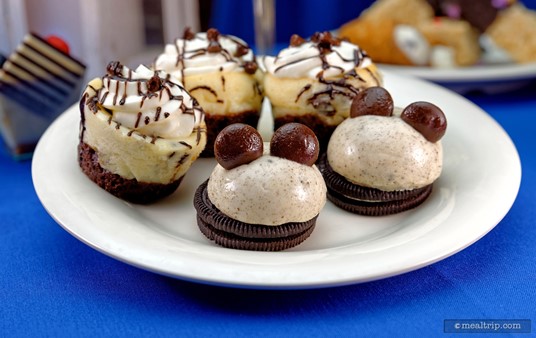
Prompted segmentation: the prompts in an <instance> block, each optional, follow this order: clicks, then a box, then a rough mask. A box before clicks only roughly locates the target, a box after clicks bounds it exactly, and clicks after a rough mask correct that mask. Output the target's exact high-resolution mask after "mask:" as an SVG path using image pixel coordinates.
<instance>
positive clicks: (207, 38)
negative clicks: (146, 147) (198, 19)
mask: <svg viewBox="0 0 536 338" xmlns="http://www.w3.org/2000/svg"><path fill="white" fill-rule="evenodd" d="M154 68H155V69H162V70H164V71H166V72H168V73H170V74H172V75H173V76H175V77H176V78H178V79H179V80H180V81H181V83H182V84H183V86H184V87H185V88H186V89H187V90H188V92H189V93H190V94H191V95H192V96H193V97H195V99H196V100H197V101H198V102H199V104H200V105H201V107H203V110H204V111H205V121H206V124H207V132H208V134H207V135H208V136H207V138H208V141H207V147H206V149H205V151H204V152H203V154H202V156H207V157H209V156H213V149H214V140H215V138H216V135H218V133H219V132H220V131H221V130H222V129H223V128H224V127H226V126H227V125H229V124H232V123H245V124H248V125H251V126H252V127H257V123H258V121H259V117H260V112H261V103H262V99H263V94H262V90H261V86H260V84H261V81H262V72H261V71H260V70H259V69H258V66H257V62H256V58H255V55H254V54H253V51H252V50H251V48H249V46H248V45H247V43H246V42H244V41H243V40H241V39H239V38H238V37H235V36H232V35H224V34H220V32H219V31H218V30H216V29H214V28H211V29H209V30H207V32H200V33H193V32H192V31H191V30H190V29H189V28H187V29H186V30H185V31H184V36H183V37H182V38H181V39H176V40H175V41H174V43H171V44H167V45H166V47H165V49H164V52H163V53H162V54H160V55H159V56H158V57H157V58H156V60H155V62H154Z"/></svg>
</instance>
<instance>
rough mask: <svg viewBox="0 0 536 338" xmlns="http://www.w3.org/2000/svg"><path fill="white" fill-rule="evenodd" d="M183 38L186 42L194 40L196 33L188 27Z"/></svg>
mask: <svg viewBox="0 0 536 338" xmlns="http://www.w3.org/2000/svg"><path fill="white" fill-rule="evenodd" d="M182 38H183V39H184V40H193V39H194V38H195V33H194V32H193V31H192V29H191V28H190V27H186V28H185V29H184V33H183V35H182Z"/></svg>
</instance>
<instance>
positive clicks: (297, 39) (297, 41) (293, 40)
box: [290, 34, 305, 47]
mask: <svg viewBox="0 0 536 338" xmlns="http://www.w3.org/2000/svg"><path fill="white" fill-rule="evenodd" d="M304 43H305V39H304V38H302V37H301V36H299V35H298V34H292V36H291V37H290V45H291V46H292V47H298V46H301V45H302V44H304Z"/></svg>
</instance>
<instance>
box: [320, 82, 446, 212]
mask: <svg viewBox="0 0 536 338" xmlns="http://www.w3.org/2000/svg"><path fill="white" fill-rule="evenodd" d="M446 128H447V120H446V118H445V115H444V114H443V112H442V111H441V109H439V108H438V107H437V106H435V105H433V104H431V103H429V102H414V103H412V104H410V105H408V106H407V107H405V108H404V109H400V108H396V107H394V103H393V100H392V98H391V95H390V94H389V92H388V91H387V90H385V89H384V88H381V87H372V88H368V89H366V90H364V91H363V92H361V93H360V94H359V95H358V96H356V98H355V99H354V101H353V103H352V111H351V117H350V118H349V119H347V120H345V121H344V122H343V123H341V124H340V125H339V126H338V127H337V129H335V132H334V133H333V135H332V137H331V139H330V141H329V145H328V150H327V152H326V154H325V155H324V156H323V157H322V158H321V160H320V161H319V164H318V166H319V168H320V170H321V172H322V175H323V176H324V179H325V181H326V185H327V191H328V193H327V195H328V199H329V200H330V201H332V202H333V203H334V204H335V205H336V206H338V207H340V208H342V209H344V210H347V211H350V212H353V213H357V214H361V215H368V216H382V215H389V214H395V213H399V212H402V211H406V210H409V209H412V208H415V207H417V206H418V205H420V204H421V203H423V202H424V201H425V200H426V199H427V198H428V196H429V195H430V193H431V191H432V185H433V183H434V182H435V181H436V180H437V179H438V178H439V176H440V175H441V170H442V166H443V150H442V145H441V141H440V140H441V138H442V137H443V135H444V134H445V131H446Z"/></svg>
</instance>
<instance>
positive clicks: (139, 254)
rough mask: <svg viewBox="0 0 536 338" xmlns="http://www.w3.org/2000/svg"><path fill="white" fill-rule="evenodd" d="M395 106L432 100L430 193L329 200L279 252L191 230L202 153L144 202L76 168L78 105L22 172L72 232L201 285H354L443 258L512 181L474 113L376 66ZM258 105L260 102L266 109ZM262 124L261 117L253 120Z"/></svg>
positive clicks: (487, 221) (504, 142)
mask: <svg viewBox="0 0 536 338" xmlns="http://www.w3.org/2000/svg"><path fill="white" fill-rule="evenodd" d="M385 80H386V87H387V88H388V89H389V90H390V91H391V93H392V94H393V97H394V98H395V103H396V104H397V105H400V106H403V105H406V104H409V103H410V102H412V101H416V100H429V101H432V102H434V103H436V104H438V105H439V106H441V107H443V109H444V111H445V113H446V115H447V117H448V124H449V125H448V130H447V134H446V135H445V137H444V138H443V144H444V154H445V163H444V164H445V165H444V171H443V174H442V176H441V177H440V179H439V180H438V181H437V182H436V183H435V188H434V192H433V193H432V195H431V196H430V198H429V199H428V200H427V201H426V202H425V203H424V204H423V205H421V206H420V207H418V208H417V209H415V210H412V211H408V212H404V213H402V214H399V215H393V216H387V217H377V218H373V217H363V216H358V215H354V214H351V213H348V212H345V211H342V210H340V209H337V208H336V207H335V206H333V205H332V204H331V203H330V202H328V203H327V205H326V207H325V208H324V210H323V211H322V212H321V214H320V216H319V218H318V222H317V227H316V229H315V231H314V232H313V234H312V235H311V237H310V238H309V239H308V240H307V241H305V242H304V243H303V244H301V245H299V246H297V247H295V248H293V249H291V250H288V251H284V252H249V251H240V250H231V249H225V248H222V247H218V246H216V245H214V244H212V243H211V242H209V241H208V240H207V239H205V237H203V235H202V234H201V233H200V231H199V230H198V228H197V225H196V221H195V211H194V208H193V206H192V196H193V192H194V190H195V189H196V187H197V186H198V185H199V184H200V183H201V182H202V181H203V180H205V179H206V178H207V177H208V175H209V174H210V172H211V170H212V168H213V166H214V164H215V162H214V160H212V159H201V160H198V161H197V162H196V163H194V166H193V167H192V169H191V170H190V172H189V173H188V174H187V176H186V178H185V180H184V181H183V183H182V185H181V186H180V187H179V189H178V190H177V191H176V192H175V193H174V194H173V195H172V196H171V197H169V198H167V199H165V200H163V201H161V202H159V203H156V204H154V205H151V206H137V205H132V204H129V203H126V202H123V201H121V200H119V199H117V198H115V197H113V196H112V195H110V194H108V193H106V192H105V191H103V190H102V189H100V188H99V187H97V186H96V185H95V184H94V183H92V182H91V181H90V180H89V179H88V178H86V177H85V176H84V175H83V174H82V173H81V171H80V170H79V168H78V164H77V161H76V158H77V156H76V146H77V142H78V140H77V137H78V124H79V113H78V109H77V107H72V108H71V109H69V110H68V111H66V112H65V113H64V114H63V115H62V116H61V117H60V118H58V120H57V121H56V122H54V124H53V125H52V126H51V127H50V128H49V129H48V130H47V132H46V133H45V135H44V136H43V138H42V139H41V141H40V142H39V145H38V147H37V149H36V151H35V154H34V160H33V166H32V175H33V180H34V185H35V189H36V191H37V194H38V196H39V198H40V200H41V202H42V203H43V205H44V206H45V208H46V209H47V211H48V212H49V213H50V215H51V216H52V217H53V218H54V219H55V220H56V221H57V222H58V223H59V224H60V225H61V226H62V227H63V228H64V229H65V230H67V231H68V232H70V233H71V234H72V235H73V236H75V237H76V238H78V239H79V240H81V241H82V242H84V243H86V244H88V245H89V246H91V247H93V248H95V249H97V250H99V251H101V252H103V253H105V254H107V255H109V256H111V257H114V258H116V259H118V260H120V261H123V262H126V263H128V264H131V265H134V266H137V267H140V268H142V269H146V270H149V271H153V272H156V273H159V274H163V275H167V276H171V277H175V278H180V279H185V280H191V281H197V282H202V283H208V284H217V285H226V286H235V287H247V288H281V289H284V288H286V289H292V288H315V287H326V286H335V285H345V284H351V283H358V282H365V281H371V280H376V279H380V278H385V277H389V276H393V275H397V274H401V273H404V272H407V271H411V270H415V269H418V268H420V267H423V266H426V265H428V264H431V263H434V262H437V261H439V260H441V259H443V258H445V257H447V256H450V255H452V254H454V253H456V252H458V251H460V250H462V249H463V248H465V247H467V246H468V245H470V244H472V243H474V242H475V241H477V240H478V239H479V238H481V237H482V236H484V235H485V234H486V233H487V232H488V231H490V230H491V229H492V228H493V227H494V226H495V225H497V223H499V222H500V220H501V219H502V218H503V217H504V215H505V214H506V213H507V212H508V210H509V209H510V207H511V205H512V203H513V202H514V200H515V197H516V195H517V192H518V189H519V184H520V180H521V167H520V161H519V158H518V155H517V151H516V149H515V147H514V145H513V144H512V142H511V140H510V138H509V137H508V135H507V134H506V133H505V132H504V131H503V130H502V129H501V127H500V126H499V125H498V124H497V123H496V122H495V121H494V120H493V119H491V118H490V117H489V116H488V115H487V114H486V113H485V112H483V111H482V110H480V109H479V108H477V107H476V106H474V105H473V104H472V103H470V102H468V101H467V100H465V99H463V98H461V97H460V96H458V95H456V94H453V93H451V92H450V91H447V90H445V89H443V88H441V87H438V86H435V85H432V84H428V83H426V82H423V81H420V80H415V79H406V78H403V77H400V76H397V75H395V74H391V73H389V72H386V74H385ZM265 113H266V110H265ZM262 123H263V128H265V129H264V133H267V129H266V125H267V124H269V115H264V116H263V118H262Z"/></svg>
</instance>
